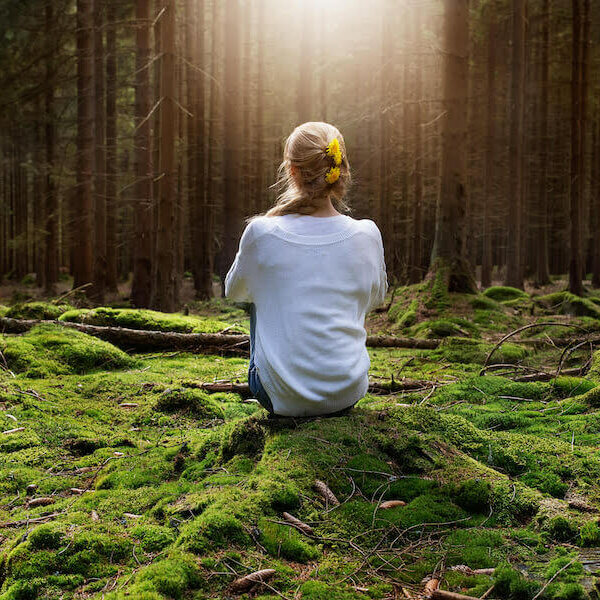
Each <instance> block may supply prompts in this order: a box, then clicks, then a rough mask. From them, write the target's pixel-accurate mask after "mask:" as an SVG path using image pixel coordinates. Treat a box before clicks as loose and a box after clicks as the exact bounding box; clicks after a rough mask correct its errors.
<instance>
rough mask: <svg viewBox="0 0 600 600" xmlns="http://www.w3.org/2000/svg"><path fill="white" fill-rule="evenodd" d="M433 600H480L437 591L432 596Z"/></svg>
mask: <svg viewBox="0 0 600 600" xmlns="http://www.w3.org/2000/svg"><path fill="white" fill-rule="evenodd" d="M431 600H479V598H475V596H464V595H463V594H455V593H454V592H446V591H444V590H435V591H434V592H433V594H432V595H431Z"/></svg>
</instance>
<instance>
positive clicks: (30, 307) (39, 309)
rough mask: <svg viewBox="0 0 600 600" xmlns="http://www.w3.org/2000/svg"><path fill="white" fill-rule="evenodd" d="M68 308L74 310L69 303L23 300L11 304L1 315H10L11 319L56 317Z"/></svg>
mask: <svg viewBox="0 0 600 600" xmlns="http://www.w3.org/2000/svg"><path fill="white" fill-rule="evenodd" d="M68 310H74V309H73V307H72V306H71V305H70V304H51V303H49V302H24V303H19V304H15V305H13V306H11V307H10V308H9V309H8V310H7V311H6V313H5V314H4V315H3V316H5V317H10V318H12V319H36V320H45V319H58V318H59V317H60V316H61V315H62V314H63V313H65V312H66V311H68Z"/></svg>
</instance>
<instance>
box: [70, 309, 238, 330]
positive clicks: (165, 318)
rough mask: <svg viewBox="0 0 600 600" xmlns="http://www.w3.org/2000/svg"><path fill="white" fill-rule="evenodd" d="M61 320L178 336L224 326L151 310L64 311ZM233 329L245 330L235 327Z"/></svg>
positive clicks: (188, 316) (220, 328)
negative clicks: (167, 332) (176, 333)
mask: <svg viewBox="0 0 600 600" xmlns="http://www.w3.org/2000/svg"><path fill="white" fill-rule="evenodd" d="M60 320H61V321H71V322H74V323H86V324H88V325H100V326H110V327H127V328H129V329H143V330H145V331H175V332H178V333H218V332H219V331H223V329H225V327H226V325H225V324H224V323H223V321H219V320H218V319H212V318H208V317H197V316H193V315H183V314H181V313H161V312H157V311H154V310H145V309H138V310H136V309H131V308H108V307H99V308H93V309H75V310H69V311H66V312H65V313H64V314H62V315H61V317H60ZM236 330H238V331H245V330H244V328H243V327H242V328H240V327H239V326H236Z"/></svg>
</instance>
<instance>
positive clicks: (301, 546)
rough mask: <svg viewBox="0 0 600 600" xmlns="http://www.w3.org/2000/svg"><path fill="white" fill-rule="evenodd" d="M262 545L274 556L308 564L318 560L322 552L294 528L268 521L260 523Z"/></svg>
mask: <svg viewBox="0 0 600 600" xmlns="http://www.w3.org/2000/svg"><path fill="white" fill-rule="evenodd" d="M259 528H260V531H261V544H262V545H263V546H264V547H265V548H266V550H267V552H268V553H269V554H271V555H272V556H277V557H281V558H286V559H288V560H293V561H296V562H302V563H305V562H308V561H309V560H314V559H316V558H317V557H318V556H319V554H320V552H319V550H318V549H317V548H315V547H314V546H313V545H312V544H309V543H308V542H307V541H306V537H304V538H303V537H302V534H301V533H299V532H298V531H297V530H296V529H294V528H293V527H287V526H285V525H279V524H278V523H272V522H270V521H268V520H267V519H262V520H261V521H260V522H259Z"/></svg>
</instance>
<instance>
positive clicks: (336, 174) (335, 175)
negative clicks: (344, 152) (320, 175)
mask: <svg viewBox="0 0 600 600" xmlns="http://www.w3.org/2000/svg"><path fill="white" fill-rule="evenodd" d="M339 178H340V168H339V167H331V169H329V171H327V175H325V181H326V182H327V183H335V182H336V181H337V180H338V179H339Z"/></svg>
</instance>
